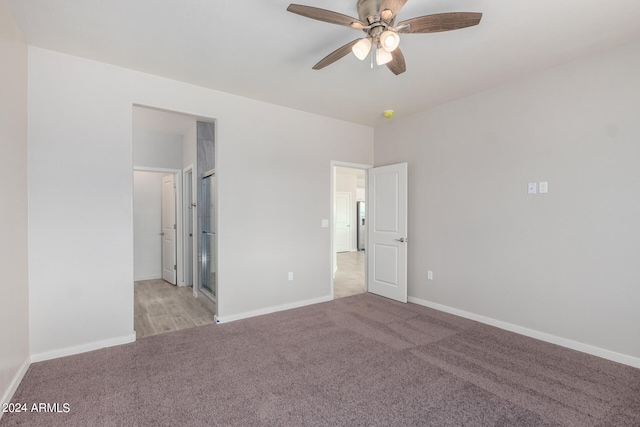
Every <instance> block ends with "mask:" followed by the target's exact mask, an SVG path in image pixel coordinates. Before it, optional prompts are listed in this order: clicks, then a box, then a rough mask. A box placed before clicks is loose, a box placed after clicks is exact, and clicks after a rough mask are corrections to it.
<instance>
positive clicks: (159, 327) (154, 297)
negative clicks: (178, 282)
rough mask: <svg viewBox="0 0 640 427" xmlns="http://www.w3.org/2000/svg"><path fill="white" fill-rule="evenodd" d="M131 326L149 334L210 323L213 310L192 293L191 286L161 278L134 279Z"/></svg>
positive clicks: (140, 335) (137, 335) (139, 333)
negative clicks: (176, 283) (168, 281)
mask: <svg viewBox="0 0 640 427" xmlns="http://www.w3.org/2000/svg"><path fill="white" fill-rule="evenodd" d="M134 303H135V306H134V315H135V317H134V329H135V331H136V337H137V338H141V337H148V336H151V335H158V334H163V333H165V332H171V331H178V330H181V329H186V328H192V327H194V326H201V325H208V324H211V323H213V322H214V321H215V320H214V318H213V313H212V312H211V311H209V309H207V308H206V307H205V306H204V305H203V304H202V303H201V302H200V301H198V299H197V298H194V296H193V288H191V287H179V286H173V285H171V284H169V283H167V282H165V281H164V280H143V281H140V282H135V288H134Z"/></svg>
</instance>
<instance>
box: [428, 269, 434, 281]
mask: <svg viewBox="0 0 640 427" xmlns="http://www.w3.org/2000/svg"><path fill="white" fill-rule="evenodd" d="M427 280H433V271H427Z"/></svg>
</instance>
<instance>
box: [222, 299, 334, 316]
mask: <svg viewBox="0 0 640 427" xmlns="http://www.w3.org/2000/svg"><path fill="white" fill-rule="evenodd" d="M332 299H333V296H331V297H329V296H324V297H320V298H313V299H308V300H304V301H296V302H292V303H289V304H283V305H277V306H274V307H267V308H261V309H259V310H253V311H247V312H245V313H240V314H233V315H231V316H225V317H218V316H216V323H229V322H234V321H236V320H241V319H247V318H249V317H255V316H262V315H263V314H271V313H276V312H278V311H284V310H291V309H292V308H300V307H304V306H307V305H312V304H319V303H321V302H327V301H331V300H332Z"/></svg>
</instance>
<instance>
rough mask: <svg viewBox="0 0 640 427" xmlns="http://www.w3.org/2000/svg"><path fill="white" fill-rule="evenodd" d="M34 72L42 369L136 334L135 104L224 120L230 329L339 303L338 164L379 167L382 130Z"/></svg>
mask: <svg viewBox="0 0 640 427" xmlns="http://www.w3.org/2000/svg"><path fill="white" fill-rule="evenodd" d="M29 69H30V70H29V145H30V150H29V204H30V205H29V231H30V232H29V262H30V265H29V274H30V278H29V280H30V283H29V286H30V287H31V289H32V293H31V295H32V298H31V301H30V321H31V325H30V335H31V336H30V345H31V352H32V358H33V359H32V360H43V359H48V358H53V357H59V356H62V355H66V354H73V353H77V352H81V351H88V350H91V349H94V348H101V347H105V346H108V345H116V344H121V343H124V342H128V341H130V340H132V339H133V286H132V283H133V218H132V212H133V207H132V198H133V181H132V173H131V170H132V166H133V143H132V139H133V138H132V106H133V105H141V106H150V107H155V108H158V109H163V110H168V111H177V112H182V113H185V114H192V115H195V116H198V117H205V118H212V119H216V124H217V139H216V144H217V156H218V160H217V163H218V165H217V168H216V172H217V173H218V190H219V192H218V200H219V206H220V207H219V224H220V227H219V229H220V233H219V236H218V244H219V246H218V247H219V257H218V267H219V283H220V288H219V304H218V314H219V316H220V317H221V318H222V319H223V321H226V320H229V319H234V318H238V317H245V316H249V315H254V314H257V313H261V312H268V311H272V310H279V309H284V308H288V307H291V306H296V305H303V304H309V303H313V302H317V301H322V300H326V299H328V298H330V295H331V289H330V283H331V282H330V277H331V271H330V270H331V249H330V236H329V229H328V228H322V227H321V220H322V219H325V218H326V219H328V218H329V214H330V212H331V205H330V203H331V202H330V194H331V192H330V186H331V174H330V169H331V168H330V164H331V161H332V160H339V161H343V162H352V163H365V164H370V163H372V162H373V129H372V128H367V127H364V126H360V125H354V124H350V123H346V122H343V121H339V120H333V119H328V118H325V117H321V116H317V115H313V114H308V113H303V112H300V111H296V110H292V109H289V108H284V107H279V106H275V105H271V104H266V103H264V102H259V101H253V100H250V99H247V98H242V97H238V96H233V95H229V94H225V93H221V92H217V91H214V90H209V89H204V88H200V87H196V86H193V85H189V84H184V83H180V82H176V81H172V80H169V79H164V78H160V77H157V76H151V75H148V74H144V73H140V72H135V71H132V70H127V69H123V68H119V67H114V66H110V65H107V64H104V63H99V62H95V61H90V60H86V59H82V58H78V57H73V56H70V55H64V54H59V53H55V52H52V51H48V50H45V49H40V48H36V47H32V46H30V47H29ZM96 129H99V130H100V132H96ZM183 148H184V147H183ZM185 151H187V150H185ZM189 151H190V150H189ZM78 177H90V179H77V178H78ZM52 183H56V185H51V184H52ZM87 218H90V221H87ZM52 223H53V224H55V225H56V226H55V227H52V226H51V224H52ZM96 228H97V229H99V230H100V233H101V234H102V235H105V236H108V238H106V239H104V240H103V241H102V242H101V244H100V245H96V244H95V230H96ZM300 242H305V244H304V245H303V246H301V244H300ZM289 271H293V272H294V277H295V280H294V281H288V280H287V272H289ZM97 272H99V274H97ZM87 278H91V280H89V281H88V280H87ZM96 301H100V304H98V305H96V304H95V302H96ZM77 319H82V322H78V321H77Z"/></svg>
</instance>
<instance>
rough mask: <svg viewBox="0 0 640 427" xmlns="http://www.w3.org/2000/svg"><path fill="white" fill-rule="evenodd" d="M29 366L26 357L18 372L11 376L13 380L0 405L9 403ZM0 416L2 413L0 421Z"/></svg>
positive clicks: (29, 362)
mask: <svg viewBox="0 0 640 427" xmlns="http://www.w3.org/2000/svg"><path fill="white" fill-rule="evenodd" d="M29 366H31V359H30V358H29V357H28V356H27V358H26V359H24V362H22V365H21V366H20V368H19V369H18V372H16V374H15V375H14V376H13V380H11V383H9V388H8V389H7V391H5V393H4V395H3V396H2V399H0V403H9V402H11V399H12V398H13V395H14V394H15V392H16V390H17V389H18V386H19V385H20V383H21V382H22V379H23V378H24V375H25V374H26V373H27V370H28V369H29ZM2 414H3V412H2V411H0V420H1V419H2Z"/></svg>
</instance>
